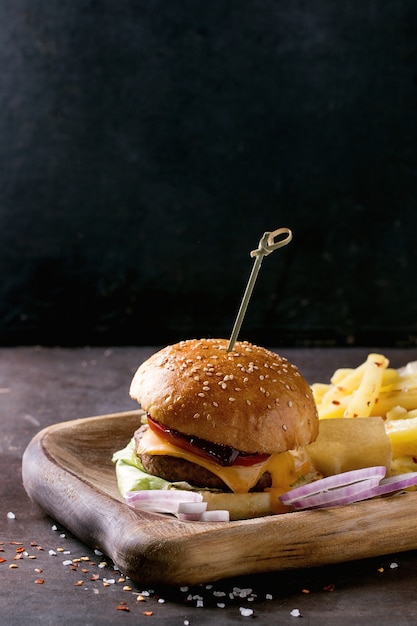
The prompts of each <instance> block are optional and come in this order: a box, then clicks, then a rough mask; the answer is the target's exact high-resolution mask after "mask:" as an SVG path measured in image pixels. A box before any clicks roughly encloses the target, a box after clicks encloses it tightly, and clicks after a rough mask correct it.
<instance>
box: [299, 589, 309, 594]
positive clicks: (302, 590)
mask: <svg viewBox="0 0 417 626" xmlns="http://www.w3.org/2000/svg"><path fill="white" fill-rule="evenodd" d="M301 593H310V589H301Z"/></svg>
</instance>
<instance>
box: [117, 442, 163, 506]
mask: <svg viewBox="0 0 417 626" xmlns="http://www.w3.org/2000/svg"><path fill="white" fill-rule="evenodd" d="M112 461H113V463H115V466H116V478H117V486H118V487H119V491H120V493H121V494H122V496H123V497H125V496H126V494H127V493H128V492H129V491H141V490H143V489H169V488H170V486H171V483H169V482H168V481H166V480H164V479H163V478H159V477H158V476H152V475H151V474H148V473H147V472H146V471H145V469H144V467H143V465H142V463H141V461H140V459H139V457H138V456H137V454H136V452H135V440H134V438H133V437H132V439H131V440H130V442H129V443H128V444H127V446H126V447H125V448H123V450H118V451H117V452H115V453H114V454H113V458H112Z"/></svg>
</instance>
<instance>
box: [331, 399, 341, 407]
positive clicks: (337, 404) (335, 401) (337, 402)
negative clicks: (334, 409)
mask: <svg viewBox="0 0 417 626" xmlns="http://www.w3.org/2000/svg"><path fill="white" fill-rule="evenodd" d="M332 404H335V405H336V406H339V404H340V402H339V400H332Z"/></svg>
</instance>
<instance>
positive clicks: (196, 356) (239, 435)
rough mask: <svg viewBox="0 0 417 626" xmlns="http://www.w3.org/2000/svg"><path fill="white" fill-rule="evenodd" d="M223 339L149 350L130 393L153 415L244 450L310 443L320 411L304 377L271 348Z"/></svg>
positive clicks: (283, 448)
mask: <svg viewBox="0 0 417 626" xmlns="http://www.w3.org/2000/svg"><path fill="white" fill-rule="evenodd" d="M227 347H228V341H227V340H225V339H199V340H198V339H190V340H187V341H181V342H179V343H176V344H174V345H170V346H167V347H165V348H163V349H162V350H160V351H158V352H156V353H155V354H153V355H152V356H151V357H150V358H149V359H147V360H146V361H145V362H144V363H142V365H140V367H139V369H138V370H137V372H136V374H135V376H134V378H133V380H132V383H131V387H130V396H131V397H132V398H133V399H135V400H137V401H138V402H139V403H140V405H141V407H142V409H143V410H144V411H146V412H147V413H149V415H150V416H151V417H152V419H154V420H155V421H157V422H159V423H160V424H163V425H165V426H166V427H167V428H170V429H173V430H177V431H179V432H181V433H183V434H185V435H189V436H195V437H199V438H201V439H205V440H208V441H211V442H213V443H216V444H222V445H226V446H232V447H234V448H236V449H238V450H240V451H242V452H248V453H261V454H273V453H276V452H285V451H286V450H292V449H296V448H299V447H303V446H305V445H308V444H309V443H311V442H312V441H314V440H315V439H316V437H317V434H318V415H317V409H316V405H315V402H314V398H313V395H312V391H311V388H310V386H309V385H308V383H307V382H306V381H305V379H304V378H303V376H302V375H301V374H300V372H299V371H298V369H297V368H296V367H295V365H293V364H292V363H290V362H289V361H288V360H287V359H285V358H283V357H281V356H279V355H278V354H276V353H275V352H272V351H270V350H267V349H266V348H262V347H259V346H255V345H253V344H251V343H249V342H246V341H237V342H236V343H235V344H234V346H233V349H232V350H231V351H230V352H228V351H227Z"/></svg>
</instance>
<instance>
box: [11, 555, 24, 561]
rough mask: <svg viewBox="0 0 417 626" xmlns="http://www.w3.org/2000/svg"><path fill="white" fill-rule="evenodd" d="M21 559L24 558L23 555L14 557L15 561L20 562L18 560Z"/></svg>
mask: <svg viewBox="0 0 417 626" xmlns="http://www.w3.org/2000/svg"><path fill="white" fill-rule="evenodd" d="M21 558H22V555H21V554H16V555H15V556H14V557H13V561H18V560H19V559H21Z"/></svg>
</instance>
